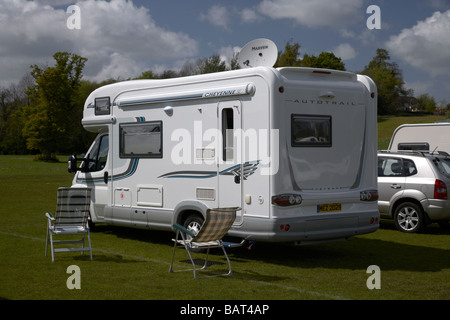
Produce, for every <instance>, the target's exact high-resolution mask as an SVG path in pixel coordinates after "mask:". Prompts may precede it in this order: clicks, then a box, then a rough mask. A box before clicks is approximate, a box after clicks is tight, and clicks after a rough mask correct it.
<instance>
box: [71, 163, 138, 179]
mask: <svg viewBox="0 0 450 320" xmlns="http://www.w3.org/2000/svg"><path fill="white" fill-rule="evenodd" d="M138 164H139V159H138V158H134V159H132V161H131V162H130V165H129V166H128V168H127V170H125V172H122V173H120V174H118V175H115V176H109V177H108V181H118V180H122V179H125V178H128V177H131V176H132V175H133V174H134V173H135V172H136V170H137V167H138ZM77 182H78V183H104V180H103V177H99V178H86V179H77Z"/></svg>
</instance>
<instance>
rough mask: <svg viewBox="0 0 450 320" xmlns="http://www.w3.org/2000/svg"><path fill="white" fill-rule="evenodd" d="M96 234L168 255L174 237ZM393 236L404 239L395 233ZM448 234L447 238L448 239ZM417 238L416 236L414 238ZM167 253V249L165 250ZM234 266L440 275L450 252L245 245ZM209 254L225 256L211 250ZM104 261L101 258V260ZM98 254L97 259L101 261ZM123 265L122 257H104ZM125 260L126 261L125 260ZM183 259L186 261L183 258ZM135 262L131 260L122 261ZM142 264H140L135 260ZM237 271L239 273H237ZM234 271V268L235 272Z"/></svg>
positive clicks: (372, 242) (364, 242)
mask: <svg viewBox="0 0 450 320" xmlns="http://www.w3.org/2000/svg"><path fill="white" fill-rule="evenodd" d="M382 227H383V228H386V229H387V230H389V229H395V227H394V226H393V224H391V223H390V222H389V221H388V222H386V223H383V224H382ZM95 232H101V233H105V234H111V235H114V236H116V237H118V238H124V239H129V240H130V239H131V240H136V241H143V242H148V243H152V244H156V245H161V246H166V247H167V252H168V254H169V253H170V252H171V250H172V241H171V239H172V237H173V234H172V233H171V232H167V231H149V230H139V229H131V228H125V227H123V228H122V227H112V226H98V227H96V231H95ZM392 232H398V234H396V233H394V234H393V236H391V237H399V238H401V237H402V236H403V234H402V233H400V232H399V231H395V230H393V231H392ZM424 234H425V235H426V236H434V235H436V236H444V237H445V239H444V241H449V240H450V233H449V231H448V230H445V229H441V228H438V227H436V228H427V229H425V233H424ZM447 235H448V239H447ZM411 236H414V235H411ZM163 250H164V251H165V250H166V249H164V248H163ZM227 252H228V253H229V257H230V260H231V263H232V264H233V262H235V263H241V264H242V263H244V264H245V263H247V262H248V263H255V262H264V263H270V264H278V265H282V266H287V267H298V268H327V269H348V270H357V269H366V268H367V267H368V266H369V265H371V264H374V265H378V266H379V267H380V268H381V269H382V270H399V271H415V272H438V271H441V270H443V269H448V268H450V250H446V249H439V248H432V247H429V246H426V244H424V245H423V246H422V245H420V244H405V243H400V242H394V241H389V240H381V239H368V238H364V237H355V238H353V239H352V240H350V241H348V242H337V243H328V244H316V245H310V246H304V247H295V246H290V245H283V244H271V243H260V242H258V243H256V244H255V245H254V246H253V247H252V249H251V250H248V249H246V247H245V246H243V247H239V248H234V249H228V250H227ZM210 255H212V256H215V255H218V256H219V255H222V253H221V252H220V250H219V251H217V252H216V251H214V250H211V252H210ZM98 258H100V259H101V256H100V257H98ZM98 258H97V255H96V260H97V259H98ZM111 258H113V259H117V262H121V261H120V260H121V259H122V258H121V257H116V258H114V257H111V256H107V257H105V260H107V261H111ZM124 260H126V259H124ZM183 260H184V259H183ZM123 262H132V261H123ZM136 262H139V261H136ZM236 271H237V270H236ZM233 272H234V269H233Z"/></svg>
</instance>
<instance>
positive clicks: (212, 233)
mask: <svg viewBox="0 0 450 320" xmlns="http://www.w3.org/2000/svg"><path fill="white" fill-rule="evenodd" d="M238 210H240V208H237V207H236V208H216V209H208V210H207V211H206V217H205V222H204V223H203V225H202V227H201V228H200V231H199V232H198V233H197V234H194V233H192V232H191V231H189V230H187V229H186V228H184V227H183V226H181V225H179V224H174V225H173V228H174V229H175V230H176V231H175V232H176V236H175V239H173V241H174V243H175V244H174V246H173V252H172V262H171V263H170V268H169V272H174V270H173V261H174V258H175V250H176V248H177V247H184V248H185V249H186V251H187V253H188V255H189V259H190V260H191V262H192V266H193V269H183V270H179V271H192V270H193V271H194V278H196V279H198V278H207V277H215V276H229V275H231V273H232V271H231V264H230V259H228V255H227V252H226V251H225V248H224V243H223V241H222V238H223V237H224V236H225V235H226V234H227V232H228V230H230V228H231V225H232V224H233V222H234V220H235V219H236V211H238ZM179 235H181V239H179ZM212 248H222V251H223V253H224V255H225V258H226V259H227V262H228V273H224V274H213V275H209V276H203V277H200V276H199V275H198V273H197V268H196V267H195V262H194V259H192V255H191V252H198V250H202V249H206V250H207V251H206V258H205V263H204V265H203V267H202V268H200V269H199V270H205V269H206V267H207V265H208V255H209V249H212Z"/></svg>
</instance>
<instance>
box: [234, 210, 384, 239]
mask: <svg viewBox="0 0 450 320" xmlns="http://www.w3.org/2000/svg"><path fill="white" fill-rule="evenodd" d="M379 217H380V214H379V212H378V211H369V212H364V213H358V214H355V213H352V214H339V215H332V214H330V215H322V216H320V217H311V216H309V217H296V218H272V219H267V218H258V217H245V218H244V222H243V223H242V225H240V226H235V227H233V228H231V230H230V231H229V233H228V234H229V235H230V236H235V237H240V238H247V239H249V240H255V241H262V242H296V243H300V244H302V243H312V242H323V241H332V240H337V239H348V238H350V237H352V236H356V235H361V234H367V233H371V232H375V231H376V230H378V228H379Z"/></svg>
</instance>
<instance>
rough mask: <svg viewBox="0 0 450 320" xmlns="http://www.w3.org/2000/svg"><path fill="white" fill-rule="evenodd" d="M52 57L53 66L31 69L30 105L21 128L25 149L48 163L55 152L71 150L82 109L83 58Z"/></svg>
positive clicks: (65, 53)
mask: <svg viewBox="0 0 450 320" xmlns="http://www.w3.org/2000/svg"><path fill="white" fill-rule="evenodd" d="M53 58H54V59H55V61H56V65H55V66H54V67H47V68H45V69H44V68H41V67H39V66H38V65H33V66H31V69H32V71H31V75H32V76H33V78H34V79H35V82H36V84H35V85H34V86H32V87H30V89H29V90H28V95H29V97H30V99H31V101H32V102H33V103H34V106H33V110H32V112H31V113H30V114H29V116H28V118H27V121H26V123H25V126H24V128H23V134H24V136H25V138H26V141H27V148H28V149H37V150H39V151H40V152H41V153H42V159H43V160H51V159H52V158H54V154H55V153H56V152H57V151H66V152H71V151H72V150H70V149H71V148H73V147H74V145H75V141H76V137H77V134H76V133H77V132H78V131H79V127H80V123H79V122H80V119H81V113H82V110H83V105H81V106H80V105H79V101H80V97H79V92H78V89H79V86H80V82H81V78H82V70H83V67H84V64H85V63H86V61H87V59H86V58H83V57H81V56H78V55H76V54H71V53H67V52H57V53H55V54H54V55H53Z"/></svg>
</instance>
